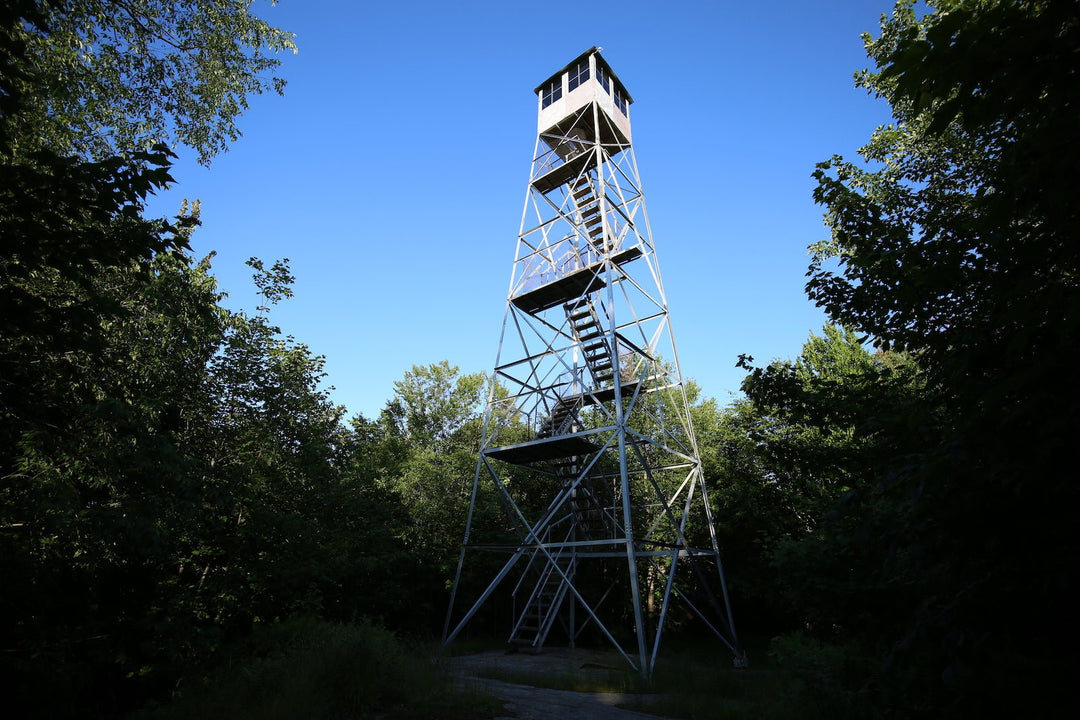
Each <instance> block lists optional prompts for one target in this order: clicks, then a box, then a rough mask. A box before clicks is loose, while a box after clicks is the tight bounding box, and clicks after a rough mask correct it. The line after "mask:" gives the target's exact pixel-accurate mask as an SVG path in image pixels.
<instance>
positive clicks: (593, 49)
mask: <svg viewBox="0 0 1080 720" xmlns="http://www.w3.org/2000/svg"><path fill="white" fill-rule="evenodd" d="M590 55H596V63H597V65H599V66H600V67H602V68H604V71H605V72H606V73H607V76H608V78H610V79H611V81H612V82H613V83H615V87H616V88H618V89H619V91H620V92H621V93H622V95H623V97H625V98H626V102H627V103H633V102H634V99H633V98H632V97H630V93H629V92H627V90H626V86H625V85H623V84H622V81H621V80H619V77H618V76H617V75H616V74H615V72H614V71H613V70H612V69H611V66H610V65H608V64H607V60H605V59H604V56H603V55H601V54H600V49H599V48H597V47H596V46H595V45H594V46H593V47H591V48H589V49H588V50H586V51H585V52H583V53H581V54H580V55H578V56H577V57H576V58H574V59H573V60H571V61H570V62H568V63H567V64H566V65H564V66H563V67H562V69H560V70H558V71H557V72H554V73H552V74H551V76H550V77H549V78H548V79H547V80H544V82H542V83H540V84H539V85H537V86H536V88H535V89H534V90H533V92H534V93H539V92H540V91H541V90H542V89H543V88H544V86H545V85H548V84H549V83H550V82H551V81H552V80H554V79H556V78H558V77H560V76H561V75H562V74H563V73H564V72H567V71H568V70H570V68H572V67H574V66H575V65H577V64H578V63H579V62H581V61H582V60H584V59H586V58H587V57H589V56H590Z"/></svg>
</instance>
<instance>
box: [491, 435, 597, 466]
mask: <svg viewBox="0 0 1080 720" xmlns="http://www.w3.org/2000/svg"><path fill="white" fill-rule="evenodd" d="M599 449H600V446H598V445H594V444H593V443H591V442H589V441H588V440H586V439H585V438H583V437H575V436H572V437H553V438H544V439H543V440H531V441H529V442H525V443H519V444H517V445H507V446H506V447H500V448H493V449H491V450H485V451H484V455H486V456H487V457H491V458H495V459H496V460H502V461H504V462H508V463H513V464H515V465H527V464H529V463H534V462H541V461H544V460H555V459H557V458H563V457H570V456H572V455H591V454H592V453H594V452H596V451H597V450H599Z"/></svg>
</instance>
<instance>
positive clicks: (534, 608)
mask: <svg viewBox="0 0 1080 720" xmlns="http://www.w3.org/2000/svg"><path fill="white" fill-rule="evenodd" d="M576 569H577V558H576V556H575V555H574V553H573V552H572V551H570V550H567V549H565V548H563V549H561V550H560V551H559V552H558V553H557V554H555V555H553V556H551V557H547V556H543V553H541V552H539V551H537V552H536V553H534V555H533V558H532V561H531V562H530V563H529V567H528V568H527V570H526V572H525V573H524V574H523V575H522V578H521V580H519V581H518V584H517V586H516V587H515V588H514V592H513V593H512V595H513V597H514V598H515V599H516V598H517V597H518V595H519V594H520V593H521V591H522V589H523V588H525V587H528V586H527V585H526V583H525V581H526V580H527V579H528V578H529V577H532V576H534V575H535V573H536V572H539V577H538V578H537V581H536V584H535V585H533V586H532V592H531V593H530V594H529V597H528V599H527V600H526V601H525V607H524V610H523V611H522V613H521V615H519V616H518V619H517V622H516V623H515V624H514V629H513V631H512V632H511V633H510V641H509V644H510V645H511V646H513V647H516V648H520V649H528V650H530V651H531V652H539V651H540V650H541V649H542V648H543V647H544V641H545V640H547V636H548V633H549V632H551V628H552V626H553V625H554V624H555V619H556V618H557V617H558V615H559V609H560V608H561V606H562V603H563V600H565V599H566V593H567V591H568V590H569V587H570V585H569V582H568V580H571V581H572V580H573V577H574V571H575V570H576Z"/></svg>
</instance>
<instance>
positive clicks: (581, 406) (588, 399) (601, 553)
mask: <svg viewBox="0 0 1080 720" xmlns="http://www.w3.org/2000/svg"><path fill="white" fill-rule="evenodd" d="M535 92H536V94H537V100H538V105H539V108H538V132H537V138H536V148H535V152H534V157H533V162H532V172H531V175H530V179H529V184H528V188H527V192H526V200H525V208H524V211H523V214H522V221H521V229H520V233H519V235H518V240H517V251H516V254H515V258H514V264H513V272H512V274H511V282H510V289H509V293H508V297H507V302H506V312H505V315H504V320H503V326H502V334H501V337H500V341H499V351H498V355H497V359H496V363H495V370H494V377H495V380H496V381H497V382H496V383H493V386H492V391H491V394H490V396H489V399H488V403H487V407H486V409H485V413H484V425H483V435H482V440H481V447H480V452H479V458H478V461H477V466H476V474H475V477H474V480H473V487H472V498H471V502H470V506H469V512H468V517H467V519H466V529H465V539H464V542H463V544H462V548H461V553H460V556H459V562H458V568H457V574H456V577H455V582H454V588H453V591H452V594H451V600H450V607H449V609H448V612H447V619H446V626H445V630H444V639H445V642H447V643H449V642H450V641H452V640H453V639H454V638H455V637H456V636H457V635H458V634H459V633H460V632H461V630H462V629H463V628H464V627H465V626H466V624H467V623H468V622H469V621H470V619H472V618H473V617H474V616H475V614H476V613H477V612H478V610H479V609H480V608H481V606H483V605H484V603H485V602H487V601H488V600H489V598H491V597H492V595H493V594H494V593H495V592H496V590H497V589H498V588H500V587H504V588H506V587H509V588H512V589H511V591H510V597H511V598H512V599H513V603H512V605H513V618H512V629H511V630H510V636H509V642H510V643H511V644H512V645H516V646H520V647H522V648H529V649H533V650H539V649H541V648H542V647H543V646H544V643H545V642H546V641H547V640H548V638H549V637H551V633H553V632H555V633H556V634H557V635H558V634H561V636H562V637H564V638H565V639H566V640H567V641H568V642H569V644H570V645H573V644H574V643H575V641H577V640H578V639H579V638H580V637H581V635H582V634H583V633H585V632H589V633H591V634H592V635H593V636H599V637H602V638H604V639H606V640H607V641H608V642H610V643H611V644H612V645H613V646H614V647H615V648H616V649H617V650H618V651H619V652H620V653H621V654H622V655H623V657H624V658H625V659H626V660H627V661H628V662H629V663H630V664H631V665H632V666H633V667H634V668H635V669H637V670H638V671H639V672H640V673H641V674H642V675H645V676H650V675H651V674H652V672H653V669H654V668H655V665H656V660H657V654H658V652H659V649H660V644H661V639H662V637H663V630H664V626H665V622H666V621H668V620H669V619H670V616H671V612H670V611H671V609H672V607H673V606H674V604H675V601H676V599H677V600H678V604H679V605H680V606H681V607H683V608H685V609H686V610H687V611H689V612H688V614H689V615H696V616H697V617H698V618H700V620H702V621H704V623H705V624H706V626H707V627H708V628H709V629H711V630H712V632H713V633H715V634H716V636H717V637H718V638H719V639H720V640H721V641H722V642H723V643H724V644H725V645H727V647H728V648H730V650H731V651H732V653H734V655H735V657H736V661H737V662H738V661H739V659H740V658H741V657H742V653H741V651H740V649H739V645H738V640H737V638H736V634H735V628H734V622H733V620H732V614H731V608H730V604H729V602H728V595H727V587H726V583H725V579H724V572H723V568H722V565H721V562H720V553H719V549H718V547H717V540H716V531H715V527H714V523H713V515H712V509H711V507H710V504H709V495H708V491H707V487H706V483H705V477H704V475H703V473H702V468H701V460H700V454H699V452H698V447H697V441H696V439H695V436H694V428H693V425H692V423H691V417H690V405H689V401H688V398H687V393H686V386H685V384H684V382H683V378H682V373H681V371H680V368H679V358H678V353H677V352H676V348H675V341H674V335H673V333H672V328H671V321H670V318H669V315H668V306H667V299H666V297H665V294H664V288H663V283H662V281H661V277H660V268H659V265H658V263H657V258H656V252H655V248H654V246H653V240H652V234H651V231H650V229H649V221H648V216H647V214H646V211H645V198H644V195H643V193H642V190H641V181H640V177H639V174H638V168H637V162H636V159H635V157H634V150H633V145H632V143H631V133H630V116H629V108H630V105H631V104H632V102H633V100H632V99H631V97H630V95H629V93H628V92H627V91H626V88H625V86H624V85H623V84H622V82H621V81H620V80H619V79H618V78H617V77H616V76H615V74H614V73H613V72H612V71H611V68H610V66H609V65H608V64H607V62H606V61H605V60H604V58H603V57H602V56H601V55H600V53H599V51H598V50H597V49H596V48H591V49H590V50H588V51H586V52H585V53H583V54H582V55H580V56H579V57H577V58H576V59H575V60H573V61H572V62H571V63H570V64H569V65H567V66H566V67H564V68H563V69H562V70H560V71H559V72H557V73H555V74H554V75H553V76H551V77H550V78H549V79H548V80H546V81H545V82H544V83H542V84H541V85H540V86H538V87H537V88H536V89H535ZM495 503H497V505H498V506H499V507H501V509H502V511H503V512H504V513H505V528H504V529H505V530H506V533H505V534H503V535H500V534H499V533H498V532H493V531H491V530H490V528H487V529H484V530H483V532H481V531H480V528H479V523H478V517H479V515H480V514H482V512H483V510H482V508H486V507H490V506H492V505H493V504H495ZM481 535H483V537H481ZM483 551H489V552H496V553H503V554H505V556H506V557H505V560H503V561H502V562H501V564H496V565H495V566H492V567H493V568H494V567H497V570H496V571H495V572H494V577H493V578H492V579H491V580H490V582H489V583H488V584H487V585H486V586H485V587H484V588H483V590H480V589H479V588H480V586H479V585H476V586H475V587H473V588H471V590H472V593H473V594H474V595H475V597H472V598H466V597H464V594H465V590H464V589H463V588H464V586H463V582H462V578H463V569H465V568H467V567H468V563H469V562H470V561H472V560H473V558H474V557H475V556H476V555H477V554H478V553H480V552H483ZM459 606H460V607H459Z"/></svg>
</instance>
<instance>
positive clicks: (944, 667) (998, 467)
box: [807, 0, 1080, 713]
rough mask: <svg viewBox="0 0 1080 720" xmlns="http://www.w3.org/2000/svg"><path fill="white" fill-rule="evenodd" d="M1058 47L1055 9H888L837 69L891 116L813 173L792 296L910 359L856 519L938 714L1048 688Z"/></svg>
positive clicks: (905, 648)
mask: <svg viewBox="0 0 1080 720" xmlns="http://www.w3.org/2000/svg"><path fill="white" fill-rule="evenodd" d="M1078 45H1080V4H1078V3H1077V2H1072V1H1066V2H1048V1H1045V2H1039V1H1034V2H1019V1H1011V0H974V1H971V2H955V1H952V0H949V1H943V2H939V3H936V4H934V6H933V7H932V9H931V10H930V11H929V12H926V13H925V14H923V15H921V16H919V15H918V14H917V13H916V12H915V10H914V8H913V4H912V3H910V2H901V3H899V4H898V5H897V7H896V9H895V11H894V13H893V15H892V17H891V18H888V19H886V20H885V21H884V22H883V24H882V29H881V34H880V36H879V37H877V38H871V37H867V38H866V47H867V52H868V55H869V56H870V58H871V59H872V60H873V61H874V63H875V65H876V68H875V69H873V70H871V71H866V72H864V73H861V74H860V75H859V76H858V82H859V84H860V85H861V86H862V87H864V88H866V89H867V90H869V91H870V92H872V93H875V94H877V95H879V96H880V97H883V98H885V99H886V100H887V101H888V102H889V103H890V105H891V107H892V110H893V114H894V117H895V123H894V124H892V125H889V126H886V127H882V128H879V129H878V130H877V131H876V132H875V133H874V134H873V136H872V137H871V139H870V141H869V143H868V144H867V145H866V146H865V147H864V148H863V149H862V151H861V154H862V156H863V159H864V160H865V161H867V163H868V165H863V164H859V163H853V162H849V161H846V160H844V159H843V158H839V157H836V158H833V159H832V160H831V161H829V162H827V163H823V164H822V165H821V166H820V167H819V168H818V170H817V172H816V173H815V176H816V178H817V181H818V187H817V189H816V191H815V198H816V199H817V201H818V202H820V203H822V204H823V205H824V206H825V207H826V209H827V213H826V223H827V225H828V227H829V228H830V230H831V237H830V239H829V240H828V241H826V242H823V243H820V244H818V245H817V246H816V247H815V256H814V260H813V264H812V265H811V268H810V281H809V283H808V285H807V290H808V293H809V295H810V297H811V298H812V299H814V300H815V301H816V302H817V303H818V304H819V305H821V306H822V307H824V308H825V309H826V311H827V312H828V313H829V316H830V317H831V318H832V319H833V320H835V321H837V322H840V323H843V324H844V325H846V326H849V327H852V328H853V329H855V330H856V331H857V332H859V333H862V334H865V335H866V336H869V337H870V338H872V339H873V341H874V342H875V343H877V344H878V345H879V346H881V347H884V348H900V349H904V350H907V351H910V352H912V353H915V354H916V356H917V360H918V363H919V365H920V366H921V368H922V372H923V374H924V377H925V380H926V388H925V390H924V397H923V400H922V402H921V403H920V405H921V409H920V411H919V412H918V413H911V412H910V411H908V412H894V413H892V424H893V425H894V427H896V428H897V429H899V428H902V427H905V426H906V427H910V428H913V429H919V430H921V435H922V437H924V438H925V439H926V442H925V445H924V446H923V447H922V448H921V451H920V452H918V453H915V454H909V455H907V456H906V457H904V458H903V462H898V463H891V464H888V465H886V466H884V467H883V468H881V469H880V470H879V472H878V475H877V481H878V487H880V490H881V492H880V497H879V502H878V503H877V504H876V505H875V506H874V507H865V508H863V510H862V513H863V518H864V522H863V531H864V537H866V538H867V540H868V541H871V542H874V543H877V544H878V545H879V546H881V547H882V548H883V549H884V552H885V554H884V556H883V557H882V559H887V560H889V561H890V565H889V567H888V568H886V569H884V571H883V572H879V573H878V575H877V577H879V578H880V579H881V580H882V582H884V583H885V584H886V585H891V586H896V587H899V586H903V585H905V584H907V583H912V582H915V583H917V584H918V585H919V596H920V602H919V603H918V605H917V609H916V610H915V612H912V613H909V616H908V617H907V618H905V619H904V620H903V621H902V622H901V624H902V625H903V626H904V630H903V631H902V632H899V633H896V634H893V633H894V632H895V630H896V628H894V627H887V628H884V629H883V631H882V632H880V633H877V634H876V635H875V636H874V637H875V639H876V640H878V641H885V640H887V639H890V638H891V640H892V641H894V642H896V643H897V648H898V650H899V651H901V652H898V653H897V655H896V657H897V658H898V659H900V660H905V659H906V660H909V661H910V663H909V667H915V666H916V665H917V666H918V667H919V668H920V673H921V675H920V678H921V680H920V682H923V683H924V687H923V689H922V691H921V694H922V696H923V697H924V699H925V701H926V702H927V703H930V704H931V705H932V706H933V705H934V704H936V707H938V708H939V709H940V708H942V707H943V706H947V705H948V704H949V703H957V704H958V705H957V706H956V707H963V708H964V711H965V712H968V713H972V712H978V711H979V710H978V708H979V705H980V703H981V704H984V706H983V708H982V710H985V711H990V710H991V709H992V710H993V711H994V712H1002V711H1003V709H1004V708H1010V709H1011V710H1014V711H1024V712H1031V710H1032V707H1031V703H1036V704H1038V703H1043V702H1046V703H1049V702H1050V701H1049V700H1047V698H1048V695H1047V693H1046V692H1043V691H1040V692H1039V693H1037V694H1035V695H1031V694H1025V693H1029V691H1031V690H1032V689H1034V688H1037V687H1042V686H1045V685H1046V684H1053V681H1052V680H1047V679H1046V678H1050V677H1053V673H1054V668H1057V667H1060V664H1059V662H1058V651H1057V650H1056V649H1055V646H1056V645H1057V643H1058V642H1060V643H1061V645H1062V646H1063V647H1064V646H1069V645H1072V644H1074V643H1075V640H1076V632H1075V627H1076V626H1075V623H1073V622H1072V621H1071V613H1072V610H1071V608H1070V605H1069V601H1068V600H1067V599H1066V598H1067V597H1069V596H1071V595H1072V594H1074V593H1075V591H1076V588H1077V584H1078V582H1080V573H1078V569H1080V568H1078V563H1077V557H1078V556H1080V552H1078V547H1077V543H1076V536H1075V533H1073V532H1071V531H1070V529H1069V528H1070V527H1071V525H1072V519H1071V516H1070V510H1069V508H1072V507H1075V505H1076V502H1077V499H1078V498H1077V490H1076V487H1075V483H1072V482H1071V480H1070V479H1069V478H1067V477H1066V475H1063V474H1062V473H1061V471H1060V468H1062V467H1066V466H1068V465H1070V464H1071V455H1072V451H1071V449H1070V443H1071V438H1073V437H1075V436H1076V435H1077V431H1078V430H1080V427H1078V419H1080V414H1078V413H1077V411H1076V398H1077V397H1080V386H1078V381H1077V376H1076V373H1075V372H1074V371H1073V369H1072V360H1071V358H1072V356H1073V355H1074V354H1075V351H1076V349H1077V347H1078V346H1080V335H1078V332H1077V330H1078V326H1077V323H1078V322H1080V321H1078V318H1080V293H1078V280H1077V278H1080V272H1078V270H1080V263H1078V260H1080V255H1078V248H1080V243H1078V242H1077V236H1076V228H1077V213H1078V212H1080V211H1078V208H1077V204H1076V202H1075V187H1074V185H1075V183H1072V182H1070V181H1069V180H1068V178H1069V177H1071V171H1070V170H1068V168H1072V167H1075V166H1076V164H1077V161H1078V159H1080V158H1078V156H1077V152H1078V151H1077V149H1076V145H1075V143H1073V142H1071V139H1070V138H1071V135H1072V133H1073V129H1074V128H1075V127H1076V126H1077V124H1078V122H1080V102H1078V100H1080V98H1078V93H1080V84H1078V83H1077V82H1076V79H1077V77H1080V57H1078V55H1077V53H1076V52H1075V49H1076V47H1077V46H1078ZM927 430H929V431H927ZM848 537H853V536H850V535H849V536H848ZM881 567H882V566H881V563H879V564H878V568H879V570H880V569H881ZM1053 638H1059V640H1055V639H1053ZM1006 676H1008V677H1010V682H1009V683H1004V682H1001V681H1000V678H1001V677H1006ZM1040 678H1042V679H1041V680H1040ZM1008 688H1018V689H1021V690H1020V691H1019V692H1016V693H1015V694H1012V695H1010V694H1009V690H1008ZM908 696H909V697H912V696H913V695H912V694H911V693H908ZM1047 707H1049V705H1047Z"/></svg>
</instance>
